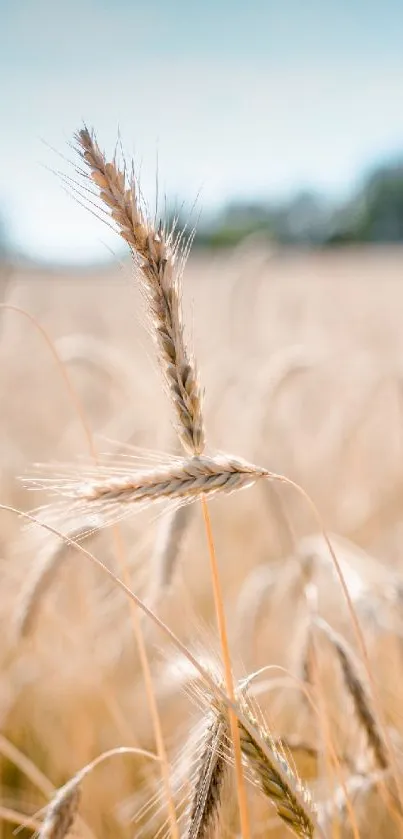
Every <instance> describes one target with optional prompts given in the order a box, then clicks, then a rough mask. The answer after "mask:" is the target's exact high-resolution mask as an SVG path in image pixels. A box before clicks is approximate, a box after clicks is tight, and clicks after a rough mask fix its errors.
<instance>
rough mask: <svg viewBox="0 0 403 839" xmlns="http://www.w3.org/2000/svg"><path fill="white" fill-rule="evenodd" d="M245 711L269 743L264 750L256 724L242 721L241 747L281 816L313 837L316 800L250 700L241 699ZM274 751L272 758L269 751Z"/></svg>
mask: <svg viewBox="0 0 403 839" xmlns="http://www.w3.org/2000/svg"><path fill="white" fill-rule="evenodd" d="M241 705H242V712H243V714H244V716H245V717H246V718H247V720H248V721H249V722H250V723H251V726H253V729H257V730H258V731H259V734H260V736H261V738H262V740H264V742H265V744H266V745H267V747H268V749H267V751H265V752H264V751H263V749H262V748H261V746H260V745H259V743H258V742H257V740H256V739H255V738H254V736H253V735H252V731H253V729H252V728H249V726H248V729H246V728H245V727H244V726H243V724H242V723H241V722H239V731H240V736H241V748H242V753H243V755H244V757H245V758H246V760H247V762H248V764H249V765H250V767H251V769H252V772H253V775H254V777H255V778H256V781H257V782H258V784H259V786H260V788H261V790H262V792H263V793H264V794H265V795H266V796H267V798H268V799H269V800H270V801H271V802H272V803H273V804H274V805H275V807H276V810H277V814H278V816H279V817H280V819H281V820H282V821H283V822H285V824H286V825H287V826H288V827H289V828H290V830H292V831H293V833H294V834H295V835H296V836H300V837H308V839H310V837H312V836H313V835H314V820H313V818H312V815H311V810H312V803H311V799H310V796H309V794H308V792H307V790H306V789H305V788H304V787H303V785H302V783H301V781H300V780H299V778H297V777H296V776H295V775H294V773H293V771H292V769H291V766H290V765H289V763H288V761H287V760H286V759H285V757H284V756H283V755H282V754H280V752H279V751H278V750H277V748H276V746H275V743H274V740H273V739H272V737H271V736H270V734H269V733H268V732H267V731H266V730H265V729H264V728H263V727H262V725H260V723H259V722H258V721H257V720H256V719H255V717H254V716H253V714H252V713H251V711H250V708H249V706H248V704H247V703H246V702H244V701H241ZM269 754H270V759H269V756H268V755H269Z"/></svg>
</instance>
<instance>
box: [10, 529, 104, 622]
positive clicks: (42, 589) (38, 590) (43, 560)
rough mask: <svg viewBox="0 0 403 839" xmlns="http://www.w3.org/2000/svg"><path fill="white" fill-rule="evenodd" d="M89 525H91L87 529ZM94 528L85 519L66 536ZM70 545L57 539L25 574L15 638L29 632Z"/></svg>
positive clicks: (73, 537) (85, 534)
mask: <svg viewBox="0 0 403 839" xmlns="http://www.w3.org/2000/svg"><path fill="white" fill-rule="evenodd" d="M89 528H90V529H89ZM94 532H96V528H95V527H94V520H93V518H92V519H91V522H88V521H86V522H85V523H84V524H82V525H80V526H79V527H76V528H74V529H73V530H71V531H70V532H69V533H67V534H66V535H67V537H68V538H69V539H71V540H73V541H77V542H78V541H82V540H83V539H85V538H88V537H89V536H91V535H92V534H93V533H94ZM70 549H71V545H69V544H68V543H66V542H64V541H62V540H58V541H57V542H56V543H55V544H54V545H52V547H51V549H50V550H49V548H48V547H47V546H46V550H45V551H44V552H43V553H40V554H39V556H38V560H37V562H36V563H35V565H34V566H33V569H32V573H31V574H30V575H29V576H28V577H27V580H26V582H25V585H24V587H23V589H22V592H21V595H20V598H19V602H18V604H17V611H16V617H15V631H16V636H17V638H22V637H25V636H27V635H29V634H30V633H31V632H32V630H33V628H34V626H35V622H36V619H37V617H38V612H39V609H40V606H41V603H42V601H43V598H44V596H45V595H46V593H47V592H48V591H49V588H50V586H51V585H52V583H53V581H54V579H55V577H56V574H57V572H58V570H59V568H60V566H61V565H62V564H63V562H64V560H65V559H66V557H67V556H68V554H69V551H70Z"/></svg>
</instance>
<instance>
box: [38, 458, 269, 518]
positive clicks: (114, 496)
mask: <svg viewBox="0 0 403 839" xmlns="http://www.w3.org/2000/svg"><path fill="white" fill-rule="evenodd" d="M270 476H271V473H270V472H268V471H267V470H266V469H263V468H261V467H259V466H254V465H253V464H250V463H247V462H246V461H243V460H239V459H235V458H233V457H229V456H226V455H222V456H214V457H207V456H205V455H203V456H200V457H191V458H175V459H172V460H171V461H169V462H168V463H165V464H162V465H161V466H160V467H159V468H156V469H148V470H146V471H138V470H135V469H133V470H132V471H131V470H130V469H127V468H125V469H124V470H123V469H122V470H121V469H116V468H108V467H105V468H104V469H102V467H97V466H93V467H92V468H91V469H88V471H87V474H85V471H84V469H82V470H81V471H80V472H79V473H78V474H76V473H75V471H71V472H70V473H69V474H67V475H66V474H65V475H64V476H63V475H62V476H61V477H60V478H56V479H44V478H34V479H32V480H31V482H30V483H31V484H34V485H35V486H36V487H37V488H38V487H39V488H41V489H49V490H52V491H53V492H54V493H55V494H57V495H59V496H62V497H63V498H65V499H68V501H69V503H68V504H67V505H65V508H66V507H67V509H64V510H62V511H61V510H60V509H59V505H55V508H54V509H53V510H52V507H51V508H50V513H52V512H53V514H54V515H55V516H56V517H57V516H59V518H60V516H62V517H63V514H64V515H65V517H67V518H68V519H70V518H71V519H73V520H74V519H76V518H77V516H78V517H80V518H82V517H88V516H90V515H91V514H96V515H97V516H99V517H100V518H101V519H102V521H103V523H104V524H110V523H112V522H116V521H118V520H119V519H122V518H123V517H124V516H127V515H130V513H131V511H132V507H136V506H137V507H139V506H141V507H144V506H148V505H149V504H153V503H156V502H159V501H177V502H179V503H182V504H187V503H191V502H192V501H194V500H195V499H196V498H199V497H200V496H202V495H205V496H211V495H214V494H218V493H227V494H228V493H231V492H234V491H236V490H239V489H243V488H244V487H247V486H250V485H251V484H253V483H255V482H256V481H258V480H259V479H260V478H269V477H270Z"/></svg>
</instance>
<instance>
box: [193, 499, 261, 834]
mask: <svg viewBox="0 0 403 839" xmlns="http://www.w3.org/2000/svg"><path fill="white" fill-rule="evenodd" d="M201 505H202V510H203V518H204V524H205V528H206V535H207V544H208V549H209V557H210V570H211V579H212V584H213V596H214V606H215V612H216V616H217V624H218V631H219V636H220V643H221V651H222V658H223V667H224V676H225V687H226V691H227V694H228V697H229V699H230V701H231V702H232V703H235V688H234V680H233V676H232V666H231V656H230V651H229V644H228V633H227V625H226V619H225V611H224V600H223V596H222V589H221V582H220V575H219V570H218V563H217V557H216V552H215V546H214V539H213V531H212V527H211V521H210V514H209V511H208V506H207V501H206V499H205V498H203V497H202V499H201ZM229 723H230V729H231V739H232V743H233V746H234V762H235V775H236V781H237V792H238V805H239V817H240V823H241V832H242V836H243V839H249V837H250V835H251V831H250V822H249V812H248V802H247V797H246V788H245V778H244V773H243V768H242V751H241V738H240V733H239V728H238V720H237V716H236V713H235V711H233V709H232V708H229Z"/></svg>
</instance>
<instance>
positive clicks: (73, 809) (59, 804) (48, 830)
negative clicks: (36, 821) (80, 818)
mask: <svg viewBox="0 0 403 839" xmlns="http://www.w3.org/2000/svg"><path fill="white" fill-rule="evenodd" d="M80 796H81V789H80V777H74V778H72V779H71V780H70V781H68V782H67V784H65V785H64V786H63V787H61V788H60V789H59V790H58V791H57V793H56V795H55V797H54V798H53V800H52V801H51V802H50V804H49V805H48V807H47V809H46V815H45V819H44V822H43V824H42V826H41V829H40V831H39V839H64V837H65V836H67V834H68V832H69V830H70V828H71V827H72V825H73V822H74V819H75V817H76V815H77V810H78V806H79V803H80Z"/></svg>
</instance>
